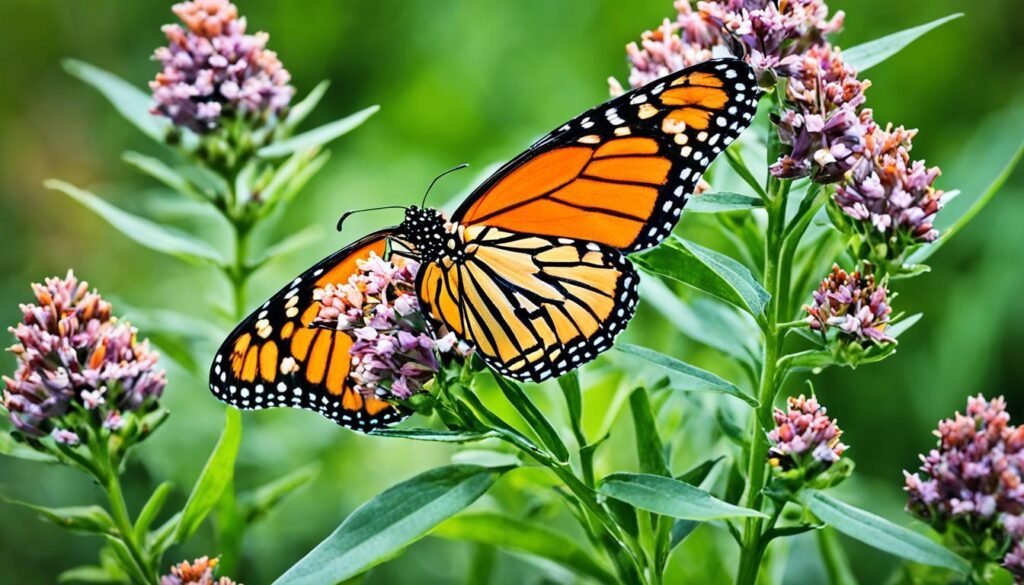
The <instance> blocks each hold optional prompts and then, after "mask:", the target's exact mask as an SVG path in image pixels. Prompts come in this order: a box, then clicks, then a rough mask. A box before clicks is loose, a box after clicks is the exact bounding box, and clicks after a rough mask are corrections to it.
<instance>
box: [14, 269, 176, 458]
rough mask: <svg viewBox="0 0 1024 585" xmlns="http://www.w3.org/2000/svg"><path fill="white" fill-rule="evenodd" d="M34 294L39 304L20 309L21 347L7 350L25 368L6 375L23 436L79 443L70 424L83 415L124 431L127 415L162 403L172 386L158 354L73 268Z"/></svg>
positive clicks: (35, 286) (17, 334)
mask: <svg viewBox="0 0 1024 585" xmlns="http://www.w3.org/2000/svg"><path fill="white" fill-rule="evenodd" d="M32 290H33V292H34V293H35V296H36V302H37V303H38V304H27V305H21V311H22V313H23V315H24V317H23V318H22V322H21V323H19V324H18V325H17V326H16V327H11V328H10V331H11V333H13V334H14V336H15V337H16V338H17V340H18V343H17V344H15V345H13V346H11V347H10V348H8V351H10V352H11V353H13V354H14V355H15V356H16V358H17V362H18V367H17V370H16V371H15V373H14V376H13V378H11V377H7V376H4V385H5V389H4V395H3V405H4V408H5V409H7V411H8V412H9V413H10V418H11V421H12V422H13V423H14V426H15V427H16V428H17V429H18V430H19V431H21V432H22V433H25V434H26V435H28V436H31V437H41V436H44V435H46V434H50V435H51V436H52V437H53V439H54V440H55V441H57V442H58V443H63V444H67V445H75V444H77V443H78V442H79V440H80V438H79V435H78V433H77V432H76V431H75V430H74V428H69V427H73V426H74V425H73V423H72V421H71V420H70V418H71V416H73V415H75V414H76V413H85V414H86V415H87V416H88V417H89V418H90V419H92V420H96V421H102V423H101V424H102V426H103V427H104V428H106V429H108V430H111V431H117V430H119V429H120V428H121V427H122V426H123V424H124V420H123V419H122V416H121V415H122V412H123V411H144V410H148V409H150V408H152V407H153V406H155V403H156V401H157V400H158V399H159V398H160V395H161V394H162V392H163V389H164V386H165V385H166V383H167V380H166V376H165V373H164V372H163V370H158V369H156V361H157V354H156V353H155V352H153V351H150V349H149V343H148V342H147V341H145V340H144V341H141V342H139V341H138V340H137V339H136V330H135V328H133V327H132V326H131V325H129V324H128V323H125V322H122V321H119V320H118V319H117V318H116V317H113V316H111V305H110V303H108V302H106V301H104V300H103V299H102V298H101V297H100V295H99V294H98V293H97V292H96V291H95V290H94V291H92V292H90V291H89V289H88V283H85V282H79V281H78V279H77V278H75V276H74V274H73V273H72V272H71V271H68V274H67V276H66V277H65V278H63V279H62V278H56V277H54V278H48V279H46V282H45V284H43V285H40V284H33V285H32ZM97 424H99V423H97Z"/></svg>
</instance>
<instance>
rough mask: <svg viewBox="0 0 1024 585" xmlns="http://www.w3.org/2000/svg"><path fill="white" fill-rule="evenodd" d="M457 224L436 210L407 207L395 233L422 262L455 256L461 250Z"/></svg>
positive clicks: (461, 243)
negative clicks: (403, 218)
mask: <svg viewBox="0 0 1024 585" xmlns="http://www.w3.org/2000/svg"><path fill="white" fill-rule="evenodd" d="M458 228H459V225H458V224H456V223H453V222H451V221H449V220H448V219H447V218H446V217H445V216H444V214H443V213H441V211H440V210H437V209H431V208H429V207H424V208H418V207H415V206H413V207H410V208H409V209H407V210H406V212H405V220H404V221H402V224H401V225H399V226H398V229H396V230H395V235H396V236H397V237H398V239H400V240H401V241H402V242H403V243H405V244H407V245H408V246H409V247H410V248H411V249H412V251H413V252H415V253H416V254H417V255H418V256H419V257H420V260H421V261H422V262H438V261H440V260H441V259H442V258H445V257H447V258H451V259H453V260H456V259H458V257H459V256H461V253H462V249H463V247H464V246H463V241H462V238H461V234H460V230H459V229H458Z"/></svg>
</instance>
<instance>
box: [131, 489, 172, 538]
mask: <svg viewBox="0 0 1024 585" xmlns="http://www.w3.org/2000/svg"><path fill="white" fill-rule="evenodd" d="M172 489H174V484H173V483H171V482H169V481H165V482H163V483H161V484H160V485H158V486H157V487H156V489H155V490H153V493H152V494H151V495H150V496H149V500H147V501H146V505H144V506H143V507H142V511H141V512H139V517H138V519H136V520H135V536H136V538H142V537H144V536H145V535H146V533H147V532H149V527H150V526H152V524H153V521H154V520H156V517H157V515H158V514H159V513H160V510H162V509H163V507H164V503H165V502H166V501H167V496H168V495H170V493H171V490H172Z"/></svg>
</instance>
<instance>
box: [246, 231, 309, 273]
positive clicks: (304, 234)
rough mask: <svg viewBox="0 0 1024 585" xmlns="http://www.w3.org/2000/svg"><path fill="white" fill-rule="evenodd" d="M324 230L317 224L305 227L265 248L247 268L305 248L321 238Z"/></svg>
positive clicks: (251, 260)
mask: <svg viewBox="0 0 1024 585" xmlns="http://www.w3.org/2000/svg"><path fill="white" fill-rule="evenodd" d="M323 234H324V230H323V227H322V226H320V225H319V224H313V225H310V226H307V227H305V228H303V229H301V230H299V231H297V232H295V233H294V234H291V235H290V236H288V237H286V238H284V239H283V240H281V241H279V242H277V243H275V244H273V245H270V246H267V248H266V249H264V250H263V252H261V253H259V254H256V255H255V258H252V259H250V260H249V262H248V264H249V266H262V265H263V264H265V263H266V262H269V261H271V260H274V259H276V258H279V257H281V256H285V255H287V254H291V253H292V252H296V251H298V250H301V249H302V248H305V247H306V246H308V245H310V244H312V243H314V242H316V241H317V240H319V239H320V238H321V237H323Z"/></svg>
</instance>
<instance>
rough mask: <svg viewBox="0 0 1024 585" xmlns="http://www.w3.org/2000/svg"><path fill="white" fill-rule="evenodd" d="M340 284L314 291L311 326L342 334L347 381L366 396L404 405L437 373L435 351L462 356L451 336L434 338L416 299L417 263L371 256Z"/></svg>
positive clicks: (463, 351)
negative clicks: (316, 306)
mask: <svg viewBox="0 0 1024 585" xmlns="http://www.w3.org/2000/svg"><path fill="white" fill-rule="evenodd" d="M356 264H357V266H358V268H359V271H358V272H356V273H355V274H353V275H352V276H351V277H349V280H348V282H346V283H342V284H328V285H327V286H326V287H324V288H322V289H318V290H316V291H315V292H314V298H316V300H318V301H319V302H320V304H321V308H320V312H319V314H318V316H317V319H316V321H317V324H318V325H321V326H327V327H334V328H336V329H338V330H341V331H345V332H347V333H348V334H349V335H351V336H352V337H353V339H354V340H355V342H354V343H353V344H352V347H351V349H350V350H349V352H350V353H351V354H352V364H353V367H352V372H351V374H350V375H351V376H352V379H353V380H354V381H355V382H356V390H358V391H359V392H361V393H363V394H364V395H367V396H376V397H378V398H392V399H398V400H404V399H406V398H409V397H410V396H412V395H413V394H416V393H417V392H422V391H423V385H424V384H426V383H427V382H429V381H430V380H431V379H432V378H433V377H434V374H436V373H437V371H438V368H439V363H438V358H437V352H440V353H446V352H449V351H453V350H455V351H458V352H460V353H462V354H465V353H467V351H468V350H467V348H466V347H463V346H461V344H459V342H458V341H457V340H456V338H455V335H454V334H453V333H447V334H444V335H441V336H440V337H439V338H436V339H435V338H434V337H433V336H432V335H431V334H430V332H429V329H428V326H427V323H426V320H425V319H424V317H423V314H422V313H420V307H419V300H418V299H417V297H416V289H415V283H416V272H417V270H419V264H418V263H417V262H415V261H412V260H407V259H405V258H403V257H401V256H394V257H393V258H392V259H391V260H390V261H389V260H385V259H383V258H381V257H380V256H378V255H377V254H376V253H373V252H371V253H370V256H369V257H368V258H365V259H360V260H358V261H357V263H356Z"/></svg>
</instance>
